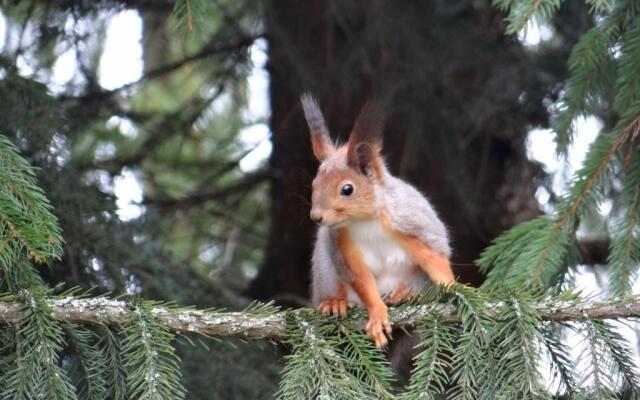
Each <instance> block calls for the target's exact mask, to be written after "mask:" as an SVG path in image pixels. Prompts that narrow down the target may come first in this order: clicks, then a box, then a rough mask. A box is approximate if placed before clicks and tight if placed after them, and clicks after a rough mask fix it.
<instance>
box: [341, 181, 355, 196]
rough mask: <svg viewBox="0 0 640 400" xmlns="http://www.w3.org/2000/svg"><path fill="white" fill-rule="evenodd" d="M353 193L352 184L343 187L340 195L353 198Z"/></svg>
mask: <svg viewBox="0 0 640 400" xmlns="http://www.w3.org/2000/svg"><path fill="white" fill-rule="evenodd" d="M351 193H353V185H351V184H350V183H347V184H345V185H344V186H342V189H340V194H341V195H343V196H351Z"/></svg>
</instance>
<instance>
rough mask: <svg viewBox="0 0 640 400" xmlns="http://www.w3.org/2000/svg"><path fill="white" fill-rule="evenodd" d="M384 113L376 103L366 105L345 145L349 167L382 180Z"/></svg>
mask: <svg viewBox="0 0 640 400" xmlns="http://www.w3.org/2000/svg"><path fill="white" fill-rule="evenodd" d="M383 130H384V113H383V112H382V106H381V105H380V103H377V102H373V103H372V102H370V103H367V104H366V105H365V106H364V108H363V109H362V112H360V115H359V116H358V119H357V120H356V123H355V125H354V126H353V130H352V131H351V135H350V136H349V143H347V161H348V163H349V166H351V167H352V168H354V169H355V170H356V171H359V172H360V173H362V174H364V175H368V176H371V177H374V178H377V179H382V167H381V164H382V161H381V159H380V150H382V131H383Z"/></svg>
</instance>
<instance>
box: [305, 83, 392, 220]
mask: <svg viewBox="0 0 640 400" xmlns="http://www.w3.org/2000/svg"><path fill="white" fill-rule="evenodd" d="M301 102H302V107H303V109H304V113H305V116H306V118H307V123H308V125H309V129H310V131H311V146H312V148H313V154H314V155H315V156H316V158H317V159H318V161H320V167H319V168H318V174H317V175H316V177H315V179H314V180H313V193H312V196H311V202H312V204H311V219H312V220H314V221H315V222H318V223H322V224H324V225H330V226H335V225H340V224H343V223H346V222H349V221H354V220H366V219H370V218H373V217H375V215H376V212H377V208H376V201H375V190H374V188H375V185H379V184H381V183H382V180H383V179H384V175H385V167H384V163H383V161H382V157H381V155H380V151H381V149H382V130H383V126H384V123H383V115H382V112H381V110H380V108H379V107H378V106H375V105H371V104H367V105H366V106H365V107H364V109H363V110H362V112H361V113H360V116H359V117H358V119H357V120H356V123H355V125H354V127H353V130H352V131H351V135H350V136H349V141H348V142H347V144H345V145H343V146H337V145H336V144H334V143H333V142H332V140H331V138H330V137H329V130H328V129H327V126H326V123H325V121H324V117H323V116H322V112H321V111H320V108H319V106H318V103H317V102H316V100H315V99H313V97H311V96H309V95H303V96H302V97H301Z"/></svg>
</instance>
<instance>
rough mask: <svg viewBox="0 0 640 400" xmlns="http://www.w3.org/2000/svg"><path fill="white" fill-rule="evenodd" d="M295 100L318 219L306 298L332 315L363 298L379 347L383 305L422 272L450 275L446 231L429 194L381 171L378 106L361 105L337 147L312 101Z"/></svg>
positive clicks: (424, 277) (418, 287)
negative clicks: (305, 130)
mask: <svg viewBox="0 0 640 400" xmlns="http://www.w3.org/2000/svg"><path fill="white" fill-rule="evenodd" d="M300 100H301V103H302V108H303V110H304V114H305V117H306V120H307V124H308V126H309V130H310V133H311V145H312V149H313V154H314V155H315V157H316V158H317V159H318V161H319V162H320V166H319V168H318V173H317V175H316V177H315V178H314V180H313V184H312V196H311V197H312V205H311V213H310V217H311V219H312V220H313V221H314V222H316V223H318V224H319V227H318V231H317V238H316V242H315V247H314V250H313V256H312V263H311V264H312V265H311V272H312V283H311V292H312V293H311V294H312V295H311V297H312V299H311V300H312V303H313V305H314V306H315V307H317V308H318V309H319V310H320V311H321V312H322V313H323V314H325V315H331V314H333V315H339V316H345V315H346V312H347V309H348V308H349V307H351V306H353V305H356V304H357V305H363V306H364V307H365V308H366V310H367V314H368V322H367V324H366V327H365V331H366V333H367V335H368V336H370V337H371V338H372V339H373V341H374V343H375V345H376V347H377V348H382V347H385V346H386V345H387V342H388V340H387V335H389V336H390V334H391V325H390V323H389V316H388V312H387V304H389V305H393V304H397V303H399V302H401V301H403V300H405V299H408V298H411V297H414V296H417V295H418V294H419V293H420V292H421V291H422V289H423V288H424V287H425V285H426V284H427V282H428V279H429V278H430V279H431V281H433V282H434V283H436V284H442V285H445V286H448V285H451V284H452V283H453V282H455V278H454V275H453V272H452V270H451V264H450V262H449V257H450V254H451V250H450V247H449V238H448V233H447V230H446V228H445V225H444V224H443V222H442V221H441V220H440V219H439V218H438V216H437V214H436V212H435V210H434V209H433V207H432V206H431V203H430V202H429V200H427V198H426V197H425V196H423V195H422V194H421V193H420V192H419V191H418V190H417V189H415V188H414V187H413V186H411V185H409V184H408V183H406V182H404V181H402V180H401V179H399V178H396V177H394V176H392V175H391V174H390V173H389V171H388V170H387V167H386V166H385V163H384V160H383V159H382V155H381V150H382V131H383V129H384V117H383V115H382V112H381V110H380V108H379V107H377V106H376V105H371V103H368V104H367V105H365V106H364V108H363V109H362V111H361V113H360V115H359V116H358V118H357V119H356V122H355V124H354V127H353V129H352V131H351V133H350V136H349V140H348V142H347V143H346V144H345V145H342V146H339V145H337V144H335V143H334V142H333V141H332V140H331V138H330V136H329V130H328V129H327V125H326V123H325V120H324V116H323V115H322V112H321V110H320V107H319V105H318V102H317V101H316V100H315V99H314V98H313V97H312V96H311V95H309V94H304V95H302V96H301V98H300ZM383 299H384V300H383ZM385 300H386V302H387V304H385Z"/></svg>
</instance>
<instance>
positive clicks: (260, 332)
mask: <svg viewBox="0 0 640 400" xmlns="http://www.w3.org/2000/svg"><path fill="white" fill-rule="evenodd" d="M47 305H48V307H50V309H51V313H52V315H54V316H55V318H57V319H58V320H61V321H64V322H68V323H100V324H106V325H115V326H119V325H124V324H126V323H128V322H129V321H131V319H132V318H135V317H136V315H135V307H134V306H133V305H132V303H130V302H128V301H124V300H113V299H109V298H106V297H97V298H78V297H71V296H68V297H65V298H50V299H48V300H47ZM23 307H24V306H23V305H22V304H21V303H19V302H15V301H6V300H0V324H12V325H15V324H19V323H21V322H22V321H23V320H24V319H25V317H24V315H23V313H22V311H21V310H22V309H23ZM503 307H504V304H503V303H501V302H488V303H487V304H486V310H487V311H486V312H487V313H488V315H490V316H497V315H498V314H499V313H501V312H502V309H503ZM533 309H534V310H535V311H536V312H537V313H539V315H540V319H541V320H543V321H579V320H582V319H583V318H584V317H585V315H586V316H589V317H590V318H592V319H626V318H637V317H640V296H632V297H626V298H624V299H617V300H610V301H604V302H590V301H588V300H582V299H576V300H572V299H568V300H557V301H542V302H538V303H536V304H535V305H534V306H533ZM258 311H259V312H255V310H251V309H250V310H246V311H241V312H222V311H216V310H195V309H190V308H182V309H180V308H176V307H171V306H160V305H159V306H155V307H152V308H151V310H150V312H151V313H152V314H153V315H155V316H156V317H157V319H158V321H159V323H160V324H161V325H163V326H164V327H166V328H167V329H168V330H169V331H171V332H175V333H180V334H187V333H197V334H201V335H207V336H221V337H241V338H263V339H274V340H278V339H281V338H282V337H283V335H284V331H285V328H286V326H287V323H286V321H287V316H289V315H292V314H293V315H296V314H300V313H308V312H310V310H309V309H298V310H294V311H282V312H278V311H277V309H276V308H274V307H267V309H265V310H258ZM434 314H435V315H439V316H440V317H441V318H442V319H443V321H444V322H446V323H457V322H460V321H461V317H460V316H459V315H458V313H457V311H456V307H454V306H453V305H451V304H445V303H432V304H409V305H402V306H399V307H394V308H391V309H390V310H389V317H390V320H391V323H392V325H393V326H394V327H395V328H404V327H409V326H414V325H416V324H417V323H418V322H419V321H420V320H422V319H423V318H425V317H428V316H432V315H434ZM352 315H354V318H353V324H354V325H353V326H354V327H356V328H363V327H364V325H365V323H366V319H365V316H364V314H363V313H361V312H360V310H355V311H354V312H352Z"/></svg>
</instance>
